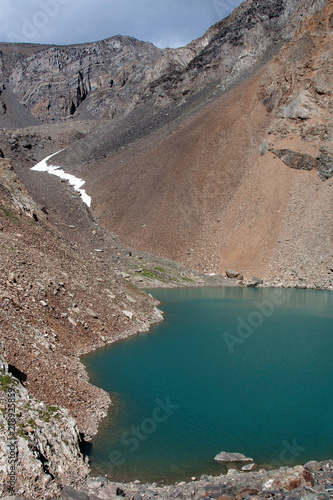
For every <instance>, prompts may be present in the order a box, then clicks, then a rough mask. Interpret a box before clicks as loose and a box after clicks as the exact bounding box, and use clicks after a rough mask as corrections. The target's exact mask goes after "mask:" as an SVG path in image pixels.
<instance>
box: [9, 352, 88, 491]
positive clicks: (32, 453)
mask: <svg viewBox="0 0 333 500" xmlns="http://www.w3.org/2000/svg"><path fill="white" fill-rule="evenodd" d="M0 364H1V367H2V369H1V371H0V409H1V412H0V436H1V439H0V480H1V485H2V487H0V495H2V494H4V493H6V492H8V491H10V489H9V486H10V476H11V472H13V471H14V472H13V477H14V476H15V478H16V480H15V481H13V482H12V486H14V491H15V492H16V493H18V494H20V493H21V494H22V493H23V494H25V495H26V496H28V495H43V492H44V491H45V490H47V491H48V493H49V494H50V495H51V494H56V493H57V492H58V491H59V485H60V484H61V481H62V480H64V479H65V480H66V481H68V482H69V481H70V479H69V478H70V477H72V480H73V481H74V482H75V483H76V482H78V481H79V480H80V479H82V478H83V477H85V476H86V475H87V473H88V470H89V469H88V466H87V464H86V463H85V461H84V458H83V455H82V453H81V450H80V446H81V438H80V435H79V431H78V428H77V425H76V422H75V420H74V419H73V418H71V417H70V416H69V413H68V411H66V410H64V409H63V408H59V407H57V406H52V405H46V404H45V403H43V402H40V401H38V400H36V399H35V398H34V397H32V396H30V395H29V393H28V391H27V389H26V388H24V387H23V386H22V384H21V383H20V382H19V380H18V379H17V378H16V377H14V376H13V375H12V373H10V371H8V368H9V370H13V367H12V366H10V367H8V364H7V363H6V362H5V360H4V358H3V357H2V356H0ZM9 446H10V450H11V451H10V454H9V453H8V447H9ZM9 456H10V457H11V458H12V460H9V459H8V457H9ZM12 467H13V468H12ZM73 471H75V473H74V474H73ZM55 480H56V481H55ZM14 483H15V485H14ZM57 483H58V484H57Z"/></svg>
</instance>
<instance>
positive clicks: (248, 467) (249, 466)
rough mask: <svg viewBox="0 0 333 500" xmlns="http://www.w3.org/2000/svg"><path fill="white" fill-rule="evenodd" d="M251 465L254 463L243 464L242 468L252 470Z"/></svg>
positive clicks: (253, 465)
mask: <svg viewBox="0 0 333 500" xmlns="http://www.w3.org/2000/svg"><path fill="white" fill-rule="evenodd" d="M253 467H255V464H247V465H243V467H242V470H244V471H247V470H252V469H253Z"/></svg>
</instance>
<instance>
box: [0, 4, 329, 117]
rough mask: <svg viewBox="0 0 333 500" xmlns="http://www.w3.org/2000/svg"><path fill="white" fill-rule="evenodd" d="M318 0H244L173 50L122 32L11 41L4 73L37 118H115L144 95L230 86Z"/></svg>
mask: <svg viewBox="0 0 333 500" xmlns="http://www.w3.org/2000/svg"><path fill="white" fill-rule="evenodd" d="M323 4H324V0H311V1H309V0H301V1H296V0H284V1H283V0H279V1H274V2H273V1H271V0H269V1H268V0H267V1H266V2H259V1H257V0H247V1H246V2H244V3H243V4H242V5H241V6H240V7H239V8H238V9H236V11H235V12H234V13H233V14H232V15H231V16H229V17H228V18H227V19H226V20H223V21H221V22H220V23H217V24H216V25H215V26H213V27H212V28H211V29H210V30H208V32H207V33H206V34H205V35H204V36H203V37H202V38H200V39H199V40H195V41H194V42H192V43H190V44H189V45H188V46H187V47H185V48H181V49H174V50H170V49H167V50H159V49H157V48H156V47H154V46H153V45H151V44H149V43H144V42H139V41H137V40H135V39H133V38H130V37H121V36H117V37H113V38H110V39H108V40H103V41H101V42H96V43H91V44H84V45H77V46H69V47H49V48H43V47H38V48H35V47H31V48H30V51H27V50H25V51H22V50H21V51H18V52H17V53H14V54H13V50H12V46H3V47H2V52H0V61H1V65H2V68H3V69H2V73H3V75H4V76H5V78H6V79H7V80H8V83H9V84H10V87H11V89H12V91H13V93H14V95H15V96H16V98H17V99H18V101H19V103H20V104H21V105H23V106H24V107H25V108H26V109H27V110H29V112H30V113H31V114H32V116H33V117H35V118H37V119H38V120H41V121H45V120H52V119H55V120H58V119H62V118H67V117H70V116H76V117H78V116H80V117H93V118H96V117H97V118H100V117H104V118H105V117H107V118H114V117H115V116H119V115H122V114H124V113H125V112H127V111H129V110H131V109H133V107H135V105H136V104H138V103H139V102H141V101H142V100H151V99H153V100H154V101H155V102H156V103H157V104H159V105H163V106H166V105H167V104H169V103H170V102H174V101H177V102H178V103H179V102H180V101H183V100H184V99H187V98H188V97H189V96H190V95H192V94H193V93H194V94H195V93H197V92H198V91H199V90H200V89H201V88H202V87H205V86H207V84H209V83H211V82H217V84H218V88H219V90H220V91H221V90H222V91H223V90H225V89H227V88H229V87H230V86H231V85H232V84H233V83H234V82H236V81H237V80H238V79H239V78H241V77H242V75H243V76H244V74H246V72H249V71H252V70H253V68H254V67H255V66H256V65H257V64H260V62H262V60H263V59H265V58H267V57H269V52H270V51H273V52H274V51H276V50H277V48H278V46H279V44H281V43H282V42H283V41H284V40H285V39H286V38H288V37H290V36H291V35H292V33H293V32H294V30H295V29H296V28H297V26H298V24H299V22H300V20H301V19H302V17H303V16H304V15H311V14H312V12H313V11H314V10H315V9H317V8H320V7H321V6H322V5H323ZM0 48H1V46H0ZM0 104H1V103H0ZM4 111H5V110H4Z"/></svg>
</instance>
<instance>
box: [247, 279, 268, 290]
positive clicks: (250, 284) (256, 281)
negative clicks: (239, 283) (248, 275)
mask: <svg viewBox="0 0 333 500" xmlns="http://www.w3.org/2000/svg"><path fill="white" fill-rule="evenodd" d="M263 283H264V282H263V280H262V279H260V278H256V277H253V278H252V279H251V280H250V281H248V282H247V283H246V286H247V287H249V288H255V287H256V286H258V285H262V284H263Z"/></svg>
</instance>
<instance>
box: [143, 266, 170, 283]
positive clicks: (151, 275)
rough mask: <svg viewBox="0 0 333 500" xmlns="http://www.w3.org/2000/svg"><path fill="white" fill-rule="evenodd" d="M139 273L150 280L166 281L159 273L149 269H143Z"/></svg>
mask: <svg viewBox="0 0 333 500" xmlns="http://www.w3.org/2000/svg"><path fill="white" fill-rule="evenodd" d="M141 275H142V276H144V277H145V278H148V279H151V280H158V281H162V282H163V283H167V281H166V280H165V279H164V278H162V276H160V274H158V273H156V272H154V271H152V270H151V269H143V271H142V273H141Z"/></svg>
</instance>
